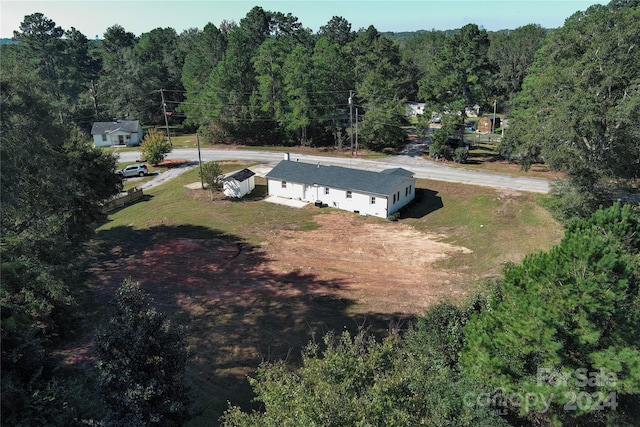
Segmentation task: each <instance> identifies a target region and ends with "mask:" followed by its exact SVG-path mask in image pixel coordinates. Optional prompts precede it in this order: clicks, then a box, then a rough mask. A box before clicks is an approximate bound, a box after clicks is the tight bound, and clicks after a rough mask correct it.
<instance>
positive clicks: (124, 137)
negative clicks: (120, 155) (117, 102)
mask: <svg viewBox="0 0 640 427" xmlns="http://www.w3.org/2000/svg"><path fill="white" fill-rule="evenodd" d="M91 136H92V137H93V145H94V146H96V147H111V146H113V145H126V146H134V145H140V142H141V141H142V137H143V134H142V125H140V121H139V120H114V121H112V122H95V123H94V124H93V126H92V127H91Z"/></svg>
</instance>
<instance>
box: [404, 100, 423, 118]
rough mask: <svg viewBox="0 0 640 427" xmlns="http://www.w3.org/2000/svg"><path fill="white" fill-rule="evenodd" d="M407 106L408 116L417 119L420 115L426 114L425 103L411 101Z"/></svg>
mask: <svg viewBox="0 0 640 427" xmlns="http://www.w3.org/2000/svg"><path fill="white" fill-rule="evenodd" d="M406 106H407V116H409V117H416V116H418V115H420V114H424V106H425V103H424V102H413V101H409V102H407V104H406Z"/></svg>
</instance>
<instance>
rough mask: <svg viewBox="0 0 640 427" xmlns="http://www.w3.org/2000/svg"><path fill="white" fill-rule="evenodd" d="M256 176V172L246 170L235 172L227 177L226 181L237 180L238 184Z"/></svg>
mask: <svg viewBox="0 0 640 427" xmlns="http://www.w3.org/2000/svg"><path fill="white" fill-rule="evenodd" d="M254 175H255V172H253V171H252V170H249V169H246V168H245V169H242V170H240V171H238V172H234V173H232V174H231V175H228V176H225V177H224V179H235V180H236V181H238V182H242V181H244V180H246V179H249V178H251V177H252V176H254Z"/></svg>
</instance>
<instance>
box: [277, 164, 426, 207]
mask: <svg viewBox="0 0 640 427" xmlns="http://www.w3.org/2000/svg"><path fill="white" fill-rule="evenodd" d="M265 178H266V179H267V186H268V192H269V195H270V196H279V197H285V198H289V199H298V200H304V201H307V202H311V203H316V204H319V203H322V204H323V205H327V206H330V207H334V208H338V209H344V210H348V211H351V212H356V213H359V214H361V215H372V216H377V217H380V218H387V217H388V216H389V215H392V214H394V213H395V212H397V211H398V210H400V208H402V207H403V206H405V205H406V204H408V203H409V202H411V201H412V200H413V199H414V198H415V191H416V179H415V178H414V177H413V172H410V171H408V170H405V169H402V168H394V169H387V170H384V171H382V172H373V171H367V170H362V169H352V168H346V167H342V166H323V165H320V164H313V163H305V162H298V161H295V162H294V161H291V160H282V161H280V163H278V164H277V165H276V166H275V167H274V168H273V169H272V170H271V171H270V172H269V173H267V174H266V176H265Z"/></svg>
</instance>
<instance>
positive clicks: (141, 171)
mask: <svg viewBox="0 0 640 427" xmlns="http://www.w3.org/2000/svg"><path fill="white" fill-rule="evenodd" d="M116 173H117V174H118V175H121V176H122V177H123V178H130V177H132V176H140V177H142V176H145V175H148V174H149V168H147V165H145V164H144V163H134V164H132V165H129V166H127V167H125V168H124V169H121V170H119V171H117V172H116Z"/></svg>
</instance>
